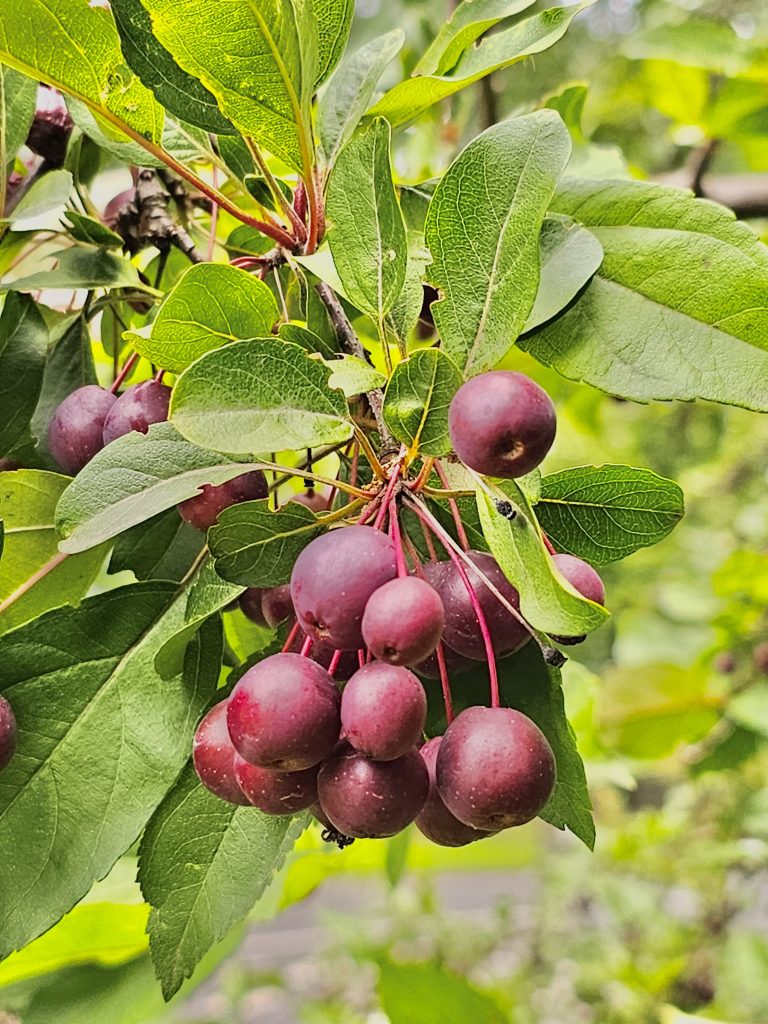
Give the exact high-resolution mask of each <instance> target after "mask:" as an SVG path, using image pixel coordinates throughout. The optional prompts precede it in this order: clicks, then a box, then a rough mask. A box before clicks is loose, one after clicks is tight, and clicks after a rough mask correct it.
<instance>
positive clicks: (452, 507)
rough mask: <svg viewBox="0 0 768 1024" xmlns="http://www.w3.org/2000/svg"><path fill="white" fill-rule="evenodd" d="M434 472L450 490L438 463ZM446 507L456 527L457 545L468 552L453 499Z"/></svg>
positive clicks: (465, 537) (466, 541)
mask: <svg viewBox="0 0 768 1024" xmlns="http://www.w3.org/2000/svg"><path fill="white" fill-rule="evenodd" d="M435 472H436V473H437V475H438V476H439V477H440V482H441V483H442V485H443V487H445V489H446V490H449V489H450V482H449V480H448V477H447V476H446V474H445V469H444V468H443V467H442V466H441V465H440V463H439V462H436V463H435ZM448 507H449V508H450V510H451V515H452V516H453V523H454V526H455V527H456V533H457V535H458V538H459V544H461V546H462V547H463V548H464V550H465V551H469V541H468V540H467V533H466V530H465V529H464V523H462V521H461V514H460V513H459V506H458V505H457V504H456V499H455V498H449V499H448Z"/></svg>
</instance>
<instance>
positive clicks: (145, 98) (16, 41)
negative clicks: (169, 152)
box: [0, 0, 163, 142]
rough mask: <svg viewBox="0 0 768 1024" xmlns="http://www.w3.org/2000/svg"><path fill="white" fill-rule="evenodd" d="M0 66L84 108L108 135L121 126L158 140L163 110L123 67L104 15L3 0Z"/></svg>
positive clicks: (49, 2) (64, 2) (65, 4)
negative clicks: (52, 88) (97, 118)
mask: <svg viewBox="0 0 768 1024" xmlns="http://www.w3.org/2000/svg"><path fill="white" fill-rule="evenodd" d="M86 41H87V44H86ZM0 63H3V64H7V65H8V66H9V67H12V68H16V69H17V70H18V71H22V72H23V73H24V74H26V75H29V76H30V77H31V78H34V79H39V80H40V81H43V82H46V83H47V84H48V85H53V86H55V87H56V88H58V89H61V90H62V91H63V92H66V93H68V94H70V95H71V96H74V97H75V98H76V99H79V100H81V101H82V102H83V103H86V104H87V105H88V106H89V107H90V108H91V109H92V110H93V111H94V112H95V113H96V114H97V115H99V116H100V118H101V120H102V125H103V127H104V128H105V130H107V131H109V133H110V134H111V135H113V136H114V135H117V137H118V138H120V137H121V136H122V134H123V133H122V130H121V125H123V124H124V125H126V126H128V127H129V128H130V129H132V130H133V131H134V132H135V133H137V134H138V135H140V136H143V137H144V138H146V139H150V140H152V141H154V142H159V141H160V138H161V135H162V130H163V109H162V107H160V106H159V105H158V104H157V103H156V102H155V99H154V97H153V96H152V93H151V92H150V91H149V90H148V89H145V88H144V86H143V85H142V84H141V82H140V81H139V80H138V78H136V76H135V75H133V74H131V72H130V71H129V70H128V68H127V67H126V66H125V63H124V61H123V55H122V53H121V52H120V40H119V37H118V34H117V30H116V28H115V23H114V21H113V19H112V15H111V14H110V12H109V11H105V10H103V9H102V8H99V7H91V6H90V5H89V4H86V3H72V2H71V0H34V2H33V3H31V4H30V3H27V2H26V0H5V2H4V3H3V6H2V8H1V9H0Z"/></svg>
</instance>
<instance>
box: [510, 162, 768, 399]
mask: <svg viewBox="0 0 768 1024" xmlns="http://www.w3.org/2000/svg"><path fill="white" fill-rule="evenodd" d="M553 208H554V209H555V210H556V211H558V212H560V213H563V214H566V215H569V216H573V217H574V219H575V220H577V221H578V222H580V223H582V224H585V225H586V226H587V227H588V228H589V230H590V231H591V232H592V233H593V234H594V235H595V236H596V237H597V239H598V240H599V241H600V243H601V245H602V246H603V249H604V251H605V259H604V261H603V264H602V266H601V268H600V270H599V271H598V273H597V274H596V275H595V276H594V277H593V279H592V281H591V283H590V284H589V286H588V287H587V288H586V290H585V291H584V292H583V294H582V295H581V296H580V297H579V299H578V301H577V302H575V303H574V304H573V305H572V306H571V307H570V308H568V309H567V310H566V311H565V312H564V313H563V314H562V316H559V317H558V318H557V319H556V320H554V321H552V322H550V323H548V324H545V325H544V326H543V327H542V328H540V329H539V330H537V331H535V332H533V333H532V334H530V335H528V336H526V337H525V338H524V339H522V340H521V342H520V346H521V348H524V349H526V350H527V351H528V352H530V353H531V355H533V356H534V357H535V358H536V359H538V360H539V361H540V362H542V363H545V364H546V365H548V366H552V367H553V368H554V369H556V370H557V371H558V372H559V373H562V374H563V376H565V377H569V378H570V379H572V380H583V381H586V382H587V383H588V384H592V385H593V386H594V387H597V388H600V389H601V390H603V391H607V392H609V393H610V394H614V395H620V396H621V397H623V398H631V399H633V400H635V401H639V402H647V401H651V400H654V399H655V400H664V401H666V400H671V399H678V400H683V401H691V400H693V399H695V398H705V399H708V400H710V401H714V402H722V403H725V404H728V405H740V406H745V407H746V408H748V409H755V410H758V411H763V412H764V411H767V410H768V355H767V354H766V352H765V351H761V349H763V350H764V349H766V348H768V342H767V341H766V338H768V302H767V301H766V295H768V249H766V248H765V246H763V245H761V244H760V242H759V241H758V240H757V238H756V237H755V236H754V234H752V232H751V231H750V230H749V228H748V227H746V225H744V224H740V223H738V222H737V221H736V220H735V219H734V217H733V215H732V214H731V213H730V212H729V211H728V210H725V209H724V208H723V207H719V206H716V205H715V204H714V203H709V202H706V201H703V200H699V199H694V198H693V197H692V196H691V195H690V193H686V192H683V191H680V190H678V189H672V188H665V187H662V186H660V185H653V184H648V183H645V182H631V181H626V182H625V181H621V182H605V181H600V182H590V181H580V180H574V179H569V180H568V181H567V182H566V183H565V184H564V186H563V187H562V189H561V190H560V191H559V192H558V194H557V196H556V197H555V200H554V202H553Z"/></svg>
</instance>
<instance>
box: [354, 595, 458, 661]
mask: <svg viewBox="0 0 768 1024" xmlns="http://www.w3.org/2000/svg"><path fill="white" fill-rule="evenodd" d="M444 626H445V609H444V608H443V602H442V601H441V600H440V595H439V594H438V593H437V591H436V590H435V588H434V587H432V586H430V584H429V583H427V581H426V580H423V579H419V577H418V576H403V577H400V578H398V579H394V580H390V581H389V583H385V584H384V585H383V586H382V587H379V589H378V590H374V592H373V593H372V594H371V596H370V597H369V598H368V604H366V606H365V612H364V613H363V626H362V628H363V639H364V640H365V643H366V645H367V647H368V650H369V651H370V652H371V654H372V655H373V656H374V658H379V659H380V660H381V661H388V662H389V663H390V664H391V665H413V664H418V663H419V662H420V661H424V659H425V658H428V657H429V656H430V654H433V653H434V651H435V648H436V647H437V644H438V641H439V640H440V638H441V637H442V635H443V627H444Z"/></svg>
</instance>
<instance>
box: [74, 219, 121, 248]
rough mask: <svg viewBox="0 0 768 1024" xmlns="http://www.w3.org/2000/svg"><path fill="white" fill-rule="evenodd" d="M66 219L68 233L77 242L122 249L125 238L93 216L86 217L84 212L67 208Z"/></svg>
mask: <svg viewBox="0 0 768 1024" xmlns="http://www.w3.org/2000/svg"><path fill="white" fill-rule="evenodd" d="M64 219H65V220H66V221H67V222H68V224H67V233H68V234H69V235H71V236H72V238H74V239H75V241H77V242H85V243H87V244H89V245H103V246H106V248H108V249H122V247H123V245H124V244H125V243H124V242H123V239H122V238H121V237H120V235H118V234H117V233H116V232H115V231H112V230H110V228H108V227H107V226H106V224H102V223H101V221H100V220H95V219H94V218H93V217H86V215H85V214H84V213H78V212H77V211H76V210H67V211H66V213H65V214H64Z"/></svg>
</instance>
